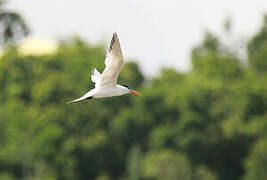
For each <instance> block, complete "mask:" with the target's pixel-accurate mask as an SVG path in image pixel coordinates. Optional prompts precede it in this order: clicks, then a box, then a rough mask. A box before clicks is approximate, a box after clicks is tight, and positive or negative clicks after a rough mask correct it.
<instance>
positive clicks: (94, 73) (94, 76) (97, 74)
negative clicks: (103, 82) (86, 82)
mask: <svg viewBox="0 0 267 180" xmlns="http://www.w3.org/2000/svg"><path fill="white" fill-rule="evenodd" d="M100 78H101V74H100V72H98V70H97V69H96V68H92V71H91V80H92V81H93V82H94V83H95V84H97V83H98V82H99V81H100Z"/></svg>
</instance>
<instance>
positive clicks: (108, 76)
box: [70, 33, 140, 103]
mask: <svg viewBox="0 0 267 180" xmlns="http://www.w3.org/2000/svg"><path fill="white" fill-rule="evenodd" d="M123 64H124V60H123V56H122V53H121V48H120V43H119V39H118V36H117V34H116V33H113V36H112V40H111V43H110V46H109V49H108V52H107V55H106V59H105V65H106V68H105V69H104V71H103V73H102V74H100V73H99V72H98V71H97V69H95V68H93V69H92V72H91V80H92V81H93V82H94V83H95V88H94V89H92V90H90V91H89V92H87V93H86V94H85V95H83V96H82V97H80V98H78V99H75V100H73V101H71V102H70V103H74V102H78V101H82V100H85V99H92V98H104V97H112V96H121V95H124V94H127V93H132V94H136V95H140V94H139V93H138V92H137V91H135V90H133V89H131V88H129V87H128V86H125V85H118V84H117V79H118V77H119V74H120V71H121V69H122V68H123Z"/></svg>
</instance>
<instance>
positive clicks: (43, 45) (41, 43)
mask: <svg viewBox="0 0 267 180" xmlns="http://www.w3.org/2000/svg"><path fill="white" fill-rule="evenodd" d="M57 49H58V44H57V43H56V42H55V41H51V40H47V39H45V38H42V37H37V36H30V37H28V38H26V39H24V40H22V41H21V42H20V44H19V46H18V52H19V54H21V55H23V56H31V55H32V56H42V55H49V54H53V53H55V52H56V51H57Z"/></svg>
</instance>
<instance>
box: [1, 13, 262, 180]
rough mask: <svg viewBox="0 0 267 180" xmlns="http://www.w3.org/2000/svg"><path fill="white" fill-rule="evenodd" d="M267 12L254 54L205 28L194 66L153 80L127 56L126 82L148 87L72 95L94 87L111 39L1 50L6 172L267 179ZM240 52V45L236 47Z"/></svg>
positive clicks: (29, 177) (9, 179) (103, 178)
mask: <svg viewBox="0 0 267 180" xmlns="http://www.w3.org/2000/svg"><path fill="white" fill-rule="evenodd" d="M266 27H267V21H266V18H265V21H264V25H263V27H262V29H261V30H260V31H259V32H258V33H257V34H256V35H255V36H254V37H252V39H251V40H250V41H249V42H248V45H247V47H248V63H247V65H245V64H243V63H242V61H241V60H240V59H239V58H238V57H237V56H236V55H234V54H233V53H230V52H228V51H227V48H223V46H224V45H223V44H222V43H221V41H220V39H219V38H218V37H216V36H215V35H214V34H212V33H206V34H205V38H204V39H203V42H201V43H200V44H199V45H198V46H196V47H195V48H194V49H193V50H192V56H191V62H192V65H193V67H192V70H191V71H190V72H187V73H179V72H177V71H175V70H174V69H163V70H162V73H161V74H160V75H159V76H158V77H154V78H152V79H150V80H148V81H145V77H144V76H143V74H142V73H141V71H140V69H139V67H138V65H137V64H136V63H134V62H128V61H127V63H126V65H125V67H124V69H123V71H122V72H121V76H120V78H119V82H120V83H122V84H128V85H129V86H131V87H134V88H137V89H138V90H140V92H141V93H142V96H140V97H136V96H130V95H126V96H122V97H113V98H106V99H92V100H88V101H84V102H81V103H77V104H73V105H66V104H65V103H66V102H67V101H69V100H71V99H73V98H76V97H78V96H80V95H81V94H83V93H85V92H86V91H88V90H89V89H90V88H92V87H93V83H91V82H90V69H91V67H96V68H97V69H99V70H100V71H102V70H103V69H104V58H105V49H104V47H103V46H102V45H90V44H87V43H85V42H84V41H82V40H81V39H79V38H71V39H68V40H66V41H64V42H62V43H61V44H60V46H59V49H58V51H57V52H56V53H55V54H51V55H44V56H38V57H35V56H21V55H19V54H18V52H17V50H16V48H12V47H10V48H9V49H6V51H5V52H4V54H3V56H2V57H1V58H0V87H1V88H0V179H1V180H2V179H3V180H18V179H25V180H33V179H34V180H35V179H39V180H56V179H59V180H61V179H62V180H63V179H64V180H73V179H81V180H83V179H84V180H88V179H96V180H124V179H129V180H179V179H181V180H225V179H227V180H236V179H244V180H259V179H267V174H266V169H267V158H266V157H267V139H266V138H267V73H266V72H267V69H266V68H267V50H266V47H267V36H266V35H267V28H266ZM231 52H232V51H231Z"/></svg>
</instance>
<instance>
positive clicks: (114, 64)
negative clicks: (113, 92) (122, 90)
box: [96, 33, 124, 87]
mask: <svg viewBox="0 0 267 180" xmlns="http://www.w3.org/2000/svg"><path fill="white" fill-rule="evenodd" d="M123 64H124V61H123V57H122V53H121V47H120V42H119V39H118V36H117V34H116V33H113V36H112V39H111V43H110V46H109V49H108V52H107V55H106V59H105V65H106V68H105V69H104V71H103V73H102V74H101V77H100V80H99V82H98V83H96V87H112V86H115V85H116V84H117V79H118V77H119V74H120V72H121V69H122V67H123Z"/></svg>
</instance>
